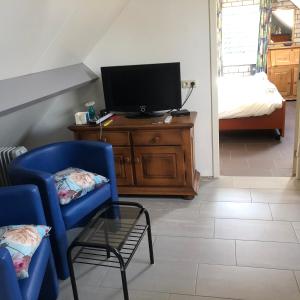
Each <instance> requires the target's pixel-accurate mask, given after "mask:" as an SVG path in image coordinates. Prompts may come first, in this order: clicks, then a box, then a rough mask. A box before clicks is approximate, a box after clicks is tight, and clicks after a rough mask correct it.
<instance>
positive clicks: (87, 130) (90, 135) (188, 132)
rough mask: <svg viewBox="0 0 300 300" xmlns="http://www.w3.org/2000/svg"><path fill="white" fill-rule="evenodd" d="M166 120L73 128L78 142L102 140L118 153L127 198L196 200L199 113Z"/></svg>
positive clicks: (120, 121) (118, 172) (120, 179)
mask: <svg viewBox="0 0 300 300" xmlns="http://www.w3.org/2000/svg"><path fill="white" fill-rule="evenodd" d="M163 119H164V118H155V119H127V118H126V117H124V116H119V117H118V118H117V119H115V120H114V121H113V123H112V124H111V125H110V126H108V127H104V128H102V130H100V128H99V126H89V125H79V126H76V125H72V126H70V127H69V129H70V130H72V131H73V132H74V137H75V139H79V140H101V141H105V142H107V143H111V144H112V145H113V149H114V156H115V169H116V177H117V184H118V190H119V193H120V194H124V195H176V196H183V197H185V198H188V199H190V198H193V197H194V196H195V195H196V194H197V190H198V186H199V172H197V171H196V170H195V166H194V123H195V120H196V113H195V112H193V113H191V115H190V116H184V117H173V119H172V122H171V123H170V124H164V123H163V122H162V121H163Z"/></svg>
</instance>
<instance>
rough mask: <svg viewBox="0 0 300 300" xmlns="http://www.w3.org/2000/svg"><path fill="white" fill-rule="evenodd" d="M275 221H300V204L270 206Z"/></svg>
mask: <svg viewBox="0 0 300 300" xmlns="http://www.w3.org/2000/svg"><path fill="white" fill-rule="evenodd" d="M270 208H271V212H272V216H273V218H274V220H282V221H300V204H270Z"/></svg>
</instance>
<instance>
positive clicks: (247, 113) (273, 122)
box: [218, 73, 285, 137]
mask: <svg viewBox="0 0 300 300" xmlns="http://www.w3.org/2000/svg"><path fill="white" fill-rule="evenodd" d="M218 95H219V129H220V131H230V130H258V129H274V130H276V131H279V137H280V136H282V137H283V136H284V128H285V101H284V99H283V97H282V96H281V95H280V93H279V92H278V90H277V88H276V86H275V85H274V84H273V83H271V82H270V81H269V80H268V78H267V75H266V74H265V73H258V74H256V75H254V76H248V77H240V78H219V81H218Z"/></svg>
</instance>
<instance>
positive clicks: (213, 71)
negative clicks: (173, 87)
mask: <svg viewBox="0 0 300 300" xmlns="http://www.w3.org/2000/svg"><path fill="white" fill-rule="evenodd" d="M217 1H218V0H215V1H210V0H208V5H209V38H210V82H211V85H210V89H211V91H210V92H211V120H212V122H211V124H212V127H211V131H212V132H211V133H212V171H213V177H216V178H217V177H219V176H220V149H219V148H220V145H219V117H218V88H217V79H218V59H217V58H218V47H217Z"/></svg>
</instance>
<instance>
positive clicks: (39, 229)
mask: <svg viewBox="0 0 300 300" xmlns="http://www.w3.org/2000/svg"><path fill="white" fill-rule="evenodd" d="M50 229H51V228H50V227H48V226H45V225H10V226H4V227H0V247H4V248H6V249H7V250H8V251H9V253H10V255H11V258H12V261H13V264H14V267H15V270H16V274H17V277H18V278H19V279H24V278H27V277H29V275H28V268H29V264H30V261H31V258H32V256H33V255H34V252H35V251H36V249H37V248H38V246H39V245H40V243H41V241H42V239H43V238H44V237H45V236H47V235H48V233H49V231H50Z"/></svg>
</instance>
